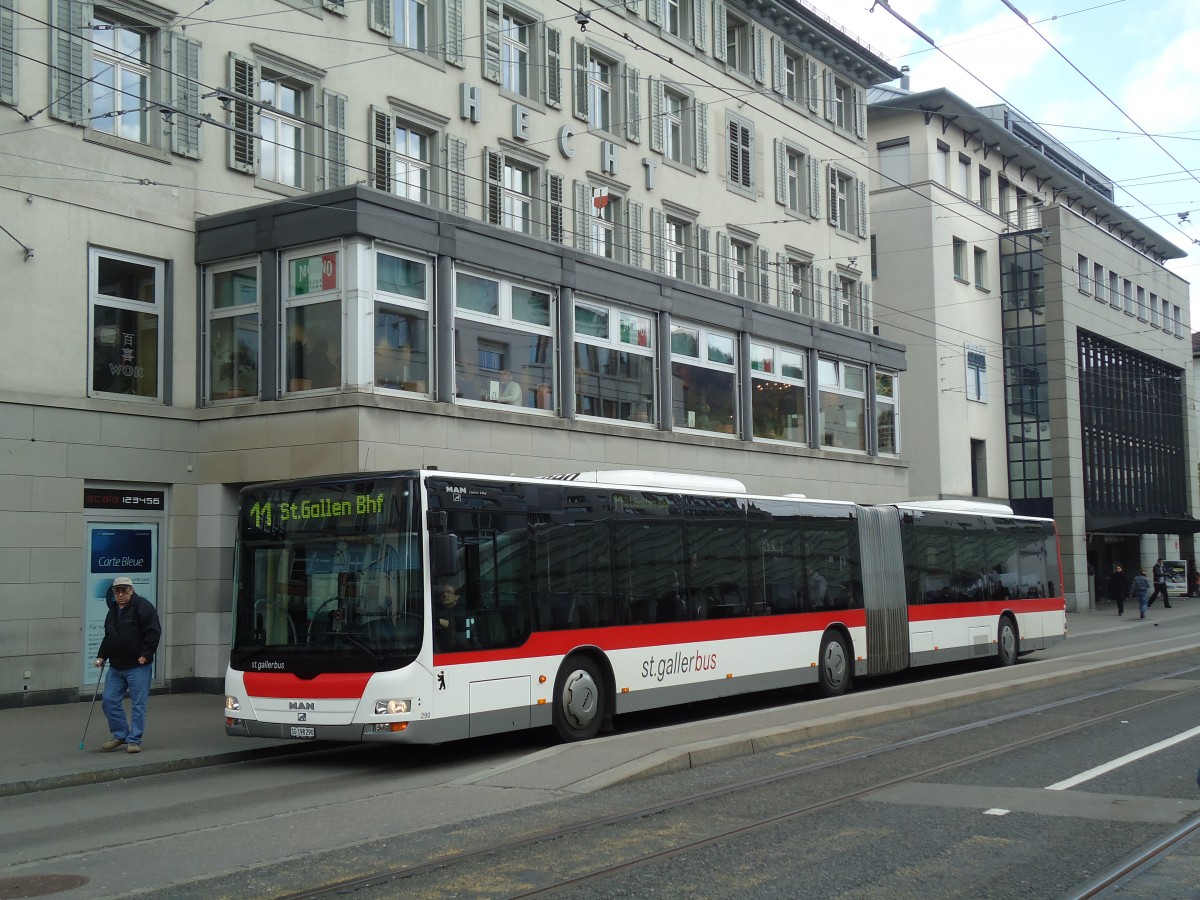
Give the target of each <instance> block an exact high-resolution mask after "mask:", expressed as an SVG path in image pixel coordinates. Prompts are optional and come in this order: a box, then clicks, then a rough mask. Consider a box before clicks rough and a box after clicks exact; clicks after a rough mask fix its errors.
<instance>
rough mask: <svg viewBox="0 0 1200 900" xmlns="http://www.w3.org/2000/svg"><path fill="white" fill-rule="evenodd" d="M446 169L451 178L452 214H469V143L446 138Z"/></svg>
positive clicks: (450, 201)
mask: <svg viewBox="0 0 1200 900" xmlns="http://www.w3.org/2000/svg"><path fill="white" fill-rule="evenodd" d="M446 169H447V174H448V175H449V178H448V179H447V180H448V182H449V185H450V196H449V198H448V201H447V202H448V205H449V208H450V212H452V213H456V214H458V215H460V216H465V215H466V214H467V142H466V141H464V140H463V139H462V138H457V137H450V136H447V137H446Z"/></svg>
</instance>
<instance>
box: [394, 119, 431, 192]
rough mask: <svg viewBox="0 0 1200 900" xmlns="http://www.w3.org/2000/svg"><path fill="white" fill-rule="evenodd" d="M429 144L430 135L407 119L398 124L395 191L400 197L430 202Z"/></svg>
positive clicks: (395, 155)
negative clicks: (410, 123)
mask: <svg viewBox="0 0 1200 900" xmlns="http://www.w3.org/2000/svg"><path fill="white" fill-rule="evenodd" d="M429 143H430V139H429V135H428V134H425V133H424V132H422V131H420V130H418V129H416V128H413V127H411V126H409V125H408V124H407V123H405V122H399V121H398V122H397V123H396V129H395V144H394V146H395V148H396V149H395V154H394V156H393V157H392V159H393V166H394V174H393V180H392V191H393V193H395V194H396V195H397V196H400V197H407V198H408V199H409V200H416V201H417V202H419V203H428V202H429V172H430V169H431V161H430V156H429Z"/></svg>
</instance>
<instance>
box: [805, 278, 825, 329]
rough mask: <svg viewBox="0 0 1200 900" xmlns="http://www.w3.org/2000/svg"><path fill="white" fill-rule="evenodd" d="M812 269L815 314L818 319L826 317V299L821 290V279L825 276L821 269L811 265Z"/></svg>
mask: <svg viewBox="0 0 1200 900" xmlns="http://www.w3.org/2000/svg"><path fill="white" fill-rule="evenodd" d="M809 268H810V270H811V271H812V291H813V316H814V317H815V318H817V319H824V318H825V300H824V296H823V294H822V291H821V279H822V278H823V277H824V276H823V273H822V272H821V270H820V269H818V268H815V267H811V266H810V267H809Z"/></svg>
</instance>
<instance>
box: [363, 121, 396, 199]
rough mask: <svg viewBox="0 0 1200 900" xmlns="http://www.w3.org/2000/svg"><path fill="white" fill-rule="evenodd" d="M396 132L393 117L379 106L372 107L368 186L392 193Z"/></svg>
mask: <svg viewBox="0 0 1200 900" xmlns="http://www.w3.org/2000/svg"><path fill="white" fill-rule="evenodd" d="M395 136H396V132H395V130H394V129H393V127H392V117H391V115H390V114H389V113H386V112H384V111H383V110H382V109H380V108H379V107H377V106H372V107H371V133H370V140H369V141H368V143H369V145H370V148H371V162H370V169H369V170H368V173H367V178H368V184H370V185H371V187H373V188H376V189H378V190H381V191H387V192H388V193H389V194H390V193H391V192H392V146H393V143H394V140H395Z"/></svg>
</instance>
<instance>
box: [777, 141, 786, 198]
mask: <svg viewBox="0 0 1200 900" xmlns="http://www.w3.org/2000/svg"><path fill="white" fill-rule="evenodd" d="M775 202H776V203H781V204H783V205H784V206H787V202H788V194H787V144H785V143H784V142H783V141H781V140H780V139H779V138H775Z"/></svg>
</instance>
